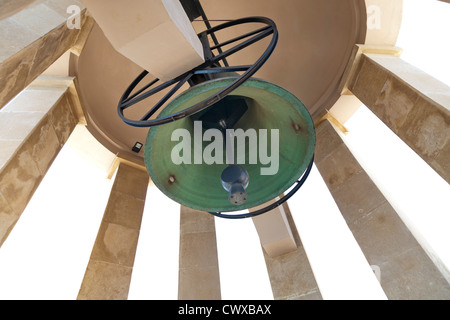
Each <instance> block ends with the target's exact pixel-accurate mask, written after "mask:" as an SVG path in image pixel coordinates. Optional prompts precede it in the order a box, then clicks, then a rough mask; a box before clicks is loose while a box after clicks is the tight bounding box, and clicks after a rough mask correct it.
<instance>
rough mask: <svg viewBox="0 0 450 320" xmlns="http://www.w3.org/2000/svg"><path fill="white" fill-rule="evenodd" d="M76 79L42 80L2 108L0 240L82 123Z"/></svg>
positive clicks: (15, 220) (0, 117) (10, 228)
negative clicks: (77, 110)
mask: <svg viewBox="0 0 450 320" xmlns="http://www.w3.org/2000/svg"><path fill="white" fill-rule="evenodd" d="M72 80H73V79H72V78H60V79H59V81H56V80H55V79H53V81H51V82H50V83H48V82H46V81H45V80H41V81H40V82H39V84H36V85H31V86H30V87H29V88H27V89H26V90H24V91H22V92H21V93H20V94H19V95H18V96H17V97H16V98H15V99H14V100H13V101H11V102H10V103H9V104H8V105H7V106H5V107H4V108H3V109H2V110H0V245H1V244H2V243H3V242H4V241H5V240H6V238H7V236H8V234H9V233H10V232H11V230H12V228H13V227H14V225H15V224H16V222H17V220H18V219H19V217H20V215H21V214H22V212H23V210H24V209H25V207H26V206H27V204H28V201H29V200H30V199H31V197H32V195H33V194H34V192H35V190H36V189H37V187H38V186H39V183H40V182H41V180H42V178H43V177H44V176H45V174H46V172H47V170H48V168H49V167H50V165H51V164H52V163H53V160H54V159H55V157H56V156H57V155H58V153H59V151H60V150H61V148H62V146H63V145H64V144H65V143H66V141H67V139H68V138H69V136H70V134H71V133H72V131H73V129H74V128H75V126H76V124H77V123H78V119H77V117H76V116H75V114H76V113H75V103H74V101H75V100H76V99H77V96H76V95H74V93H73V92H71V91H70V90H69V89H68V88H69V86H70V84H71V83H72Z"/></svg>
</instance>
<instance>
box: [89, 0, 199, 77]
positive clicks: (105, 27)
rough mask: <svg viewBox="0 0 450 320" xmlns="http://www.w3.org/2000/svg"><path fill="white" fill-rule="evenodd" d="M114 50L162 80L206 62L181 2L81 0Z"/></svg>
mask: <svg viewBox="0 0 450 320" xmlns="http://www.w3.org/2000/svg"><path fill="white" fill-rule="evenodd" d="M82 1H83V3H85V5H86V7H87V8H88V10H89V12H90V13H91V14H92V15H93V17H94V19H95V20H96V22H97V23H98V25H99V26H100V28H101V29H102V31H103V33H104V34H105V36H106V37H107V38H108V40H109V41H110V42H111V44H112V45H113V47H114V48H115V49H116V50H117V51H118V52H119V53H121V54H122V55H123V56H125V57H127V58H128V59H130V60H131V61H133V62H134V63H136V64H137V65H139V66H141V67H142V68H144V69H145V70H147V71H149V72H150V73H151V74H152V75H154V76H155V77H157V78H158V79H160V80H170V79H172V78H175V77H177V76H179V75H181V74H183V73H184V72H186V71H189V70H191V69H193V68H194V67H197V66H198V65H200V64H202V63H203V62H204V57H203V46H202V44H201V42H200V40H199V38H198V36H197V34H196V33H195V31H194V28H193V27H192V25H191V22H190V21H189V18H188V16H187V15H186V12H185V11H184V9H183V7H182V5H181V3H180V2H179V1H178V0H134V1H133V5H130V4H129V3H128V2H126V1H122V0H82Z"/></svg>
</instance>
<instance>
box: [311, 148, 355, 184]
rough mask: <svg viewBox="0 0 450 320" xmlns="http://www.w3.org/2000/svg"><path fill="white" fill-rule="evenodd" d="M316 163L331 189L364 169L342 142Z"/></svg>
mask: <svg viewBox="0 0 450 320" xmlns="http://www.w3.org/2000/svg"><path fill="white" fill-rule="evenodd" d="M316 165H317V168H319V170H320V172H321V174H322V176H323V177H324V180H325V181H326V183H327V185H328V188H330V190H333V189H335V188H337V187H339V186H340V185H341V184H342V183H344V182H345V181H346V180H347V179H348V178H350V177H351V176H353V175H354V174H357V173H359V172H361V171H362V168H361V166H360V165H359V163H358V161H356V159H355V158H354V157H353V155H352V154H351V152H350V150H349V149H348V148H347V146H345V145H344V144H340V145H339V146H338V147H337V148H336V149H334V150H333V151H332V152H330V153H329V154H328V156H327V157H325V158H323V160H322V161H320V162H316Z"/></svg>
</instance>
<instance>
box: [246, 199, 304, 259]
mask: <svg viewBox="0 0 450 320" xmlns="http://www.w3.org/2000/svg"><path fill="white" fill-rule="evenodd" d="M275 201H276V199H275V200H273V201H270V202H267V203H265V204H263V205H261V206H258V207H255V208H251V209H250V210H249V211H250V212H252V211H256V210H259V209H262V208H264V207H266V206H267V205H269V204H271V203H274V202H275ZM252 220H253V224H254V225H255V227H256V231H257V232H258V236H259V239H260V241H261V245H262V247H263V248H264V251H265V252H266V253H267V254H268V255H269V256H270V257H276V256H280V255H282V254H285V253H289V252H292V251H295V250H296V249H297V245H296V243H295V240H294V235H293V234H292V231H291V227H290V226H289V222H288V220H287V216H286V212H285V210H284V206H279V207H277V208H275V209H273V210H271V211H269V212H266V213H264V214H262V215H259V216H256V217H253V218H252Z"/></svg>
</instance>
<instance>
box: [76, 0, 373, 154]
mask: <svg viewBox="0 0 450 320" xmlns="http://www.w3.org/2000/svg"><path fill="white" fill-rule="evenodd" d="M201 4H202V7H203V9H204V11H205V13H206V15H207V17H208V19H209V20H233V19H238V18H243V17H248V16H265V17H268V18H270V19H272V20H274V21H275V23H276V25H277V28H278V32H279V40H278V44H277V47H276V48H275V51H274V53H273V54H272V56H271V57H270V58H269V60H268V61H267V62H266V64H265V65H264V66H263V67H262V68H261V69H260V70H259V71H258V72H257V73H256V75H255V77H257V78H261V79H265V80H268V81H271V82H273V83H276V84H278V85H280V86H282V87H284V88H286V89H287V90H289V91H290V92H292V93H293V94H294V95H296V96H297V97H298V98H299V99H300V100H301V101H302V102H303V103H304V104H305V105H306V107H307V108H308V110H309V111H310V113H311V114H312V115H313V116H317V115H318V114H319V113H320V112H321V111H323V110H324V109H327V108H330V107H331V106H332V105H333V104H334V103H335V102H336V100H337V99H338V98H339V96H340V93H339V92H338V85H339V82H340V79H341V77H342V75H343V72H344V70H345V67H346V65H347V63H348V61H349V59H350V56H351V52H352V49H353V47H354V45H355V44H356V43H364V40H365V36H366V20H367V18H366V13H365V12H366V7H365V3H364V1H363V0H342V1H329V0H282V1H272V0H245V1H242V0H227V1H222V0H202V1H201ZM220 23H222V22H216V21H212V22H211V24H212V25H213V26H214V25H217V24H220ZM192 25H193V27H194V29H195V30H196V31H197V32H201V31H203V30H204V29H205V24H204V23H203V22H201V21H193V22H192ZM246 31H248V30H244V31H243V30H240V29H238V28H236V29H233V30H232V31H230V32H229V34H218V35H217V37H218V40H219V42H221V41H225V40H228V39H230V38H233V37H236V36H238V35H240V34H242V33H243V32H246ZM264 41H265V40H264ZM264 41H262V42H261V43H258V44H257V45H254V46H251V47H249V48H248V49H245V50H243V51H242V53H239V54H237V55H235V56H232V57H231V58H230V59H229V62H230V64H232V65H245V64H253V63H254V62H255V61H256V59H257V58H258V57H259V55H260V53H262V51H263V50H264V49H265V46H266V45H267V43H268V42H264ZM155 50H158V48H155ZM141 71H142V68H141V67H139V66H137V65H136V64H135V63H133V62H132V61H130V60H128V59H127V58H125V57H124V56H122V55H121V54H119V53H118V52H117V51H115V50H114V48H113V47H112V45H111V44H110V43H109V41H108V40H107V39H106V37H105V36H104V34H103V32H102V30H101V29H100V27H98V26H97V25H96V26H94V28H93V30H92V32H91V34H90V36H89V39H88V40H87V43H86V46H85V48H84V50H83V52H82V54H81V55H80V57H75V56H72V61H71V74H72V75H75V76H77V77H78V83H79V91H80V92H79V94H80V99H82V102H83V104H84V107H85V113H86V118H87V122H88V129H89V130H90V132H91V133H92V134H93V135H94V136H95V137H96V138H97V139H98V140H99V141H100V142H101V143H103V144H104V145H105V146H106V147H107V148H108V149H109V150H110V151H112V152H113V153H115V154H121V155H122V156H128V157H134V158H137V159H140V158H142V151H141V153H139V154H136V153H134V152H132V151H131V149H132V147H133V145H134V144H135V143H136V142H137V141H139V142H142V143H144V142H145V139H146V136H147V132H148V129H147V128H134V127H130V126H128V125H126V124H125V123H123V122H122V120H121V119H120V118H119V116H118V114H117V104H118V101H119V99H120V97H121V95H122V94H123V92H124V91H125V89H126V88H127V87H128V85H129V84H130V83H131V81H133V80H134V79H135V78H136V76H137V75H138V74H139V73H140V72H141ZM149 71H150V72H151V70H149ZM187 88H188V87H187V86H186V87H185V88H183V89H187ZM163 93H164V92H162V93H160V94H159V95H157V96H155V97H152V98H150V99H147V100H145V101H142V102H140V103H139V104H138V105H136V107H134V109H135V110H132V111H131V113H130V116H129V117H130V118H133V113H136V114H138V115H142V114H143V112H142V110H144V109H145V110H147V109H148V108H149V107H151V106H153V104H154V103H155V101H157V100H156V99H158V97H161V95H162V94H163Z"/></svg>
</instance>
